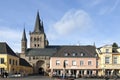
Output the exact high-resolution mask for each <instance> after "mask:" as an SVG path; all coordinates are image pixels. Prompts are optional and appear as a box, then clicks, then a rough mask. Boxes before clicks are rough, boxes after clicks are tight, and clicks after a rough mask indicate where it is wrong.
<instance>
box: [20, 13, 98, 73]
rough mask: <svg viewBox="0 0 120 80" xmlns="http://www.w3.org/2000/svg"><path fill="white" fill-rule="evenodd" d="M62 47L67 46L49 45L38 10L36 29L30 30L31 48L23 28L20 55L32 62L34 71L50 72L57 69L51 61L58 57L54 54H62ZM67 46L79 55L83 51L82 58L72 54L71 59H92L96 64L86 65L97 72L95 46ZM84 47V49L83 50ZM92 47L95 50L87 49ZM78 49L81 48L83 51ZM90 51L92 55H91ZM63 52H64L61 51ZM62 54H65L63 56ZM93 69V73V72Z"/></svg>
mask: <svg viewBox="0 0 120 80" xmlns="http://www.w3.org/2000/svg"><path fill="white" fill-rule="evenodd" d="M62 48H65V46H61V45H58V46H55V45H49V41H48V40H47V38H46V34H45V32H44V26H43V21H41V19H40V16H39V12H37V16H36V21H35V26H34V30H33V31H32V32H30V48H27V38H26V33H25V29H24V30H23V35H22V40H21V55H20V57H21V58H24V59H26V60H27V61H28V62H29V63H30V64H31V66H33V72H34V73H39V74H48V73H49V71H50V69H52V70H55V69H56V68H55V67H54V66H52V63H51V65H50V61H52V62H54V59H56V57H55V56H54V55H56V54H60V53H58V52H59V51H60V49H62ZM66 48H68V49H69V48H70V49H73V51H75V52H78V53H77V54H79V56H80V53H81V52H82V51H83V52H84V54H83V55H84V56H80V58H79V57H77V56H78V55H77V56H75V57H73V56H71V57H70V58H69V59H71V60H73V59H74V60H77V59H79V60H77V61H80V60H83V59H85V60H92V61H93V62H92V65H94V66H91V67H86V68H89V69H90V70H92V69H93V70H94V72H96V64H95V63H96V57H95V55H96V52H95V47H94V48H93V46H84V47H82V46H78V47H77V46H71V45H68V46H66ZM82 48H83V50H82ZM91 48H92V50H93V51H94V52H91V50H87V49H91ZM78 49H80V50H81V52H80V51H79V50H78ZM84 49H85V50H84ZM89 51H90V52H89ZM88 53H89V54H91V55H89V54H88ZM61 54H63V53H61ZM62 56H63V58H61V57H62ZM62 56H61V57H60V59H62V60H64V59H66V58H67V56H65V57H64V55H62ZM86 56H87V57H86ZM88 56H90V57H91V58H88ZM81 57H82V58H81ZM67 60H68V59H67ZM85 60H84V61H85ZM89 62H90V61H89ZM54 63H55V62H54ZM77 63H79V62H77ZM71 64H72V63H71ZM86 64H87V61H85V65H86ZM70 68H71V67H69V68H68V69H70ZM80 68H83V67H79V68H78V69H79V70H81V69H80ZM86 68H83V69H82V70H84V72H85V69H86ZM59 69H62V67H60V68H59ZM71 69H72V68H71ZM71 69H70V70H71ZM73 69H74V68H73ZM75 70H76V71H78V70H77V69H75ZM93 70H92V73H93Z"/></svg>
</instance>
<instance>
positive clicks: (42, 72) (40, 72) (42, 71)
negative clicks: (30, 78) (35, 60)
mask: <svg viewBox="0 0 120 80" xmlns="http://www.w3.org/2000/svg"><path fill="white" fill-rule="evenodd" d="M38 72H39V74H40V75H43V74H44V69H43V68H42V67H40V68H39V71H38Z"/></svg>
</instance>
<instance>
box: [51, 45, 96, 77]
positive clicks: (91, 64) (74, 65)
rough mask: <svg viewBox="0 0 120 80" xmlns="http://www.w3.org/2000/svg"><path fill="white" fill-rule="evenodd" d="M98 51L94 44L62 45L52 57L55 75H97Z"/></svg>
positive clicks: (52, 69) (52, 70) (52, 68)
mask: <svg viewBox="0 0 120 80" xmlns="http://www.w3.org/2000/svg"><path fill="white" fill-rule="evenodd" d="M97 59H98V57H97V53H96V48H95V47H94V46H61V47H60V49H59V50H58V51H57V52H56V53H55V54H54V55H53V56H52V57H51V59H50V69H51V73H52V74H54V75H55V76H63V75H66V76H76V77H78V76H86V75H87V76H92V75H97V73H98V71H97V67H98V66H97V64H96V63H97Z"/></svg>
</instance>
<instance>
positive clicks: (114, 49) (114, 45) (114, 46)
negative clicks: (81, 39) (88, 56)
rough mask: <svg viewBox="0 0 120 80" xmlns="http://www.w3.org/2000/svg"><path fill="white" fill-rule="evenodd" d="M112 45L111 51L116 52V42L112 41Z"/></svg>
mask: <svg viewBox="0 0 120 80" xmlns="http://www.w3.org/2000/svg"><path fill="white" fill-rule="evenodd" d="M112 47H113V48H112V52H113V53H116V52H117V48H118V44H117V43H115V42H114V43H113V45H112Z"/></svg>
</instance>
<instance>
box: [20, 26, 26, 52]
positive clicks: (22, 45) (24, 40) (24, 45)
mask: <svg viewBox="0 0 120 80" xmlns="http://www.w3.org/2000/svg"><path fill="white" fill-rule="evenodd" d="M26 49H27V38H26V33H25V28H24V30H23V35H22V40H21V52H22V53H25V51H26Z"/></svg>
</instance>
